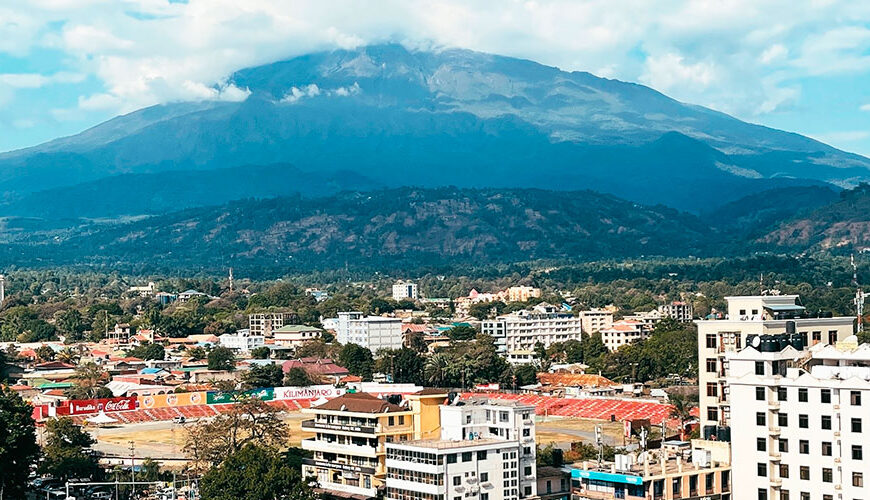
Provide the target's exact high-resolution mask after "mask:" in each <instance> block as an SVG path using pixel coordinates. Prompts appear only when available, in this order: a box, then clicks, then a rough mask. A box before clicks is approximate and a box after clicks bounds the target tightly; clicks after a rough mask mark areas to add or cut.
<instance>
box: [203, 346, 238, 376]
mask: <svg viewBox="0 0 870 500" xmlns="http://www.w3.org/2000/svg"><path fill="white" fill-rule="evenodd" d="M208 369H209V370H229V371H233V370H235V369H236V355H235V354H233V351H232V350H231V349H229V348H228V347H215V348H214V349H212V350H211V352H209V353H208Z"/></svg>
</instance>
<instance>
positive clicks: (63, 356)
mask: <svg viewBox="0 0 870 500" xmlns="http://www.w3.org/2000/svg"><path fill="white" fill-rule="evenodd" d="M56 358H57V360H58V361H60V362H61V363H66V364H69V365H77V364H78V363H79V359H81V354H79V352H78V351H77V350H76V349H74V348H73V347H72V346H66V347H64V348H63V349H61V350H60V351H59V352H58V353H57V356H56Z"/></svg>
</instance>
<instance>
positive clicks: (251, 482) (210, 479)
mask: <svg viewBox="0 0 870 500" xmlns="http://www.w3.org/2000/svg"><path fill="white" fill-rule="evenodd" d="M200 489H201V493H202V498H203V500H316V499H317V495H316V494H315V493H314V492H313V491H312V490H311V489H310V488H309V487H308V484H307V483H306V481H304V480H303V478H302V475H301V474H300V473H299V469H298V468H296V467H293V466H292V465H291V464H290V463H289V462H288V461H286V460H284V459H283V458H282V457H281V455H280V454H278V452H277V451H275V450H274V449H272V448H269V447H264V446H257V445H254V444H246V445H245V446H243V447H242V448H241V449H239V450H238V451H235V452H233V453H231V454H229V455H228V456H227V457H226V458H225V459H224V460H223V461H222V462H221V463H220V465H218V466H217V467H214V468H212V469H209V471H208V472H206V474H205V475H204V476H203V478H202V480H201V482H200Z"/></svg>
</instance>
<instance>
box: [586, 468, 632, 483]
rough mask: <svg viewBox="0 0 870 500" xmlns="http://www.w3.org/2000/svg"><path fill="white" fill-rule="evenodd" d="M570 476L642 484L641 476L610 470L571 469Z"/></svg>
mask: <svg viewBox="0 0 870 500" xmlns="http://www.w3.org/2000/svg"><path fill="white" fill-rule="evenodd" d="M571 477H573V478H580V479H592V480H595V481H604V482H609V483H621V484H635V485H641V484H643V478H642V477H640V476H630V475H628V474H614V473H611V472H600V471H597V470H582V469H571Z"/></svg>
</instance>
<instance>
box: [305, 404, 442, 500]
mask: <svg viewBox="0 0 870 500" xmlns="http://www.w3.org/2000/svg"><path fill="white" fill-rule="evenodd" d="M446 397H447V393H446V392H443V391H440V390H432V389H427V390H424V391H420V392H419V393H416V394H411V395H409V396H407V401H406V402H404V403H403V404H402V405H396V404H392V403H389V402H387V401H385V400H383V399H379V398H377V397H375V396H372V395H370V394H366V393H356V394H352V393H350V394H345V395H344V396H341V397H338V398H335V399H333V400H330V401H327V402H326V403H324V404H322V405H319V406H317V407H314V408H307V409H304V410H302V411H303V412H306V413H311V414H313V415H314V418H313V419H311V420H305V421H303V422H302V430H303V431H307V432H313V433H314V436H313V437H310V438H307V439H304V440H302V448H303V449H305V450H309V451H311V452H313V453H314V456H313V457H312V458H310V459H309V458H306V459H303V462H302V474H303V475H304V476H309V477H314V478H315V479H316V480H317V482H318V485H319V487H320V488H321V489H323V490H325V491H327V492H328V493H330V494H333V495H339V496H354V497H374V496H377V492H378V488H380V487H382V486H383V485H384V478H385V475H386V467H385V449H384V448H385V446H384V445H385V443H393V442H403V441H411V440H415V439H427V438H430V437H434V436H437V435H439V434H440V432H441V417H440V411H439V408H438V407H439V405H440V404H441V403H442V402H443V401H444V399H445V398H446Z"/></svg>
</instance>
